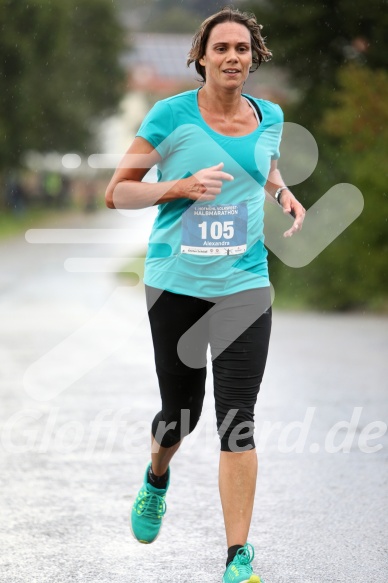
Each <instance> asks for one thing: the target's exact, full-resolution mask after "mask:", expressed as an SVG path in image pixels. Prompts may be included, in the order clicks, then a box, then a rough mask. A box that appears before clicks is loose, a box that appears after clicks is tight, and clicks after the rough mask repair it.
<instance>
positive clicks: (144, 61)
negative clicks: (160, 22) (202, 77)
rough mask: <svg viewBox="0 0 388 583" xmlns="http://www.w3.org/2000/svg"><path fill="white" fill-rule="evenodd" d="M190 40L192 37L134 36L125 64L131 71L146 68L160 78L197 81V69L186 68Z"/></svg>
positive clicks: (132, 36) (140, 34) (188, 35)
mask: <svg viewBox="0 0 388 583" xmlns="http://www.w3.org/2000/svg"><path fill="white" fill-rule="evenodd" d="M191 41H192V35H191V34H171V33H168V34H161V33H149V32H142V33H132V34H131V35H130V37H129V42H130V50H129V51H128V53H127V54H126V55H125V56H124V64H125V65H126V66H128V67H129V68H133V67H145V66H146V67H148V68H149V69H150V70H151V69H152V70H153V73H154V74H155V75H157V76H158V77H162V78H168V79H174V80H183V81H190V80H192V81H193V82H195V78H196V76H197V73H196V71H195V68H194V66H193V65H191V66H190V67H189V68H188V67H187V66H186V60H187V54H188V52H189V50H190V47H191Z"/></svg>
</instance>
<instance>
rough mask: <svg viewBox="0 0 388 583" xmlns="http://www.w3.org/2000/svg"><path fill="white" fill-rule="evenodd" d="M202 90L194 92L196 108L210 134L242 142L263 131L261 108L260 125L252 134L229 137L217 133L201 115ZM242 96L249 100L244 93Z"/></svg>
mask: <svg viewBox="0 0 388 583" xmlns="http://www.w3.org/2000/svg"><path fill="white" fill-rule="evenodd" d="M200 89H201V87H198V89H196V90H194V99H195V107H196V111H197V115H198V117H199V119H200V120H201V123H202V125H204V126H205V127H206V128H207V129H208V130H209V131H210V132H212V133H213V134H215V135H216V136H221V137H223V138H228V139H229V140H241V139H244V138H248V137H250V136H253V135H254V134H255V133H256V132H259V131H261V127H262V125H263V123H264V114H263V110H262V108H260V112H261V122H260V123H259V125H258V126H257V127H256V128H255V129H254V130H253V131H252V132H249V133H248V134H244V135H243V136H229V135H227V134H221V133H220V132H217V131H216V130H214V129H213V128H212V127H211V126H210V125H209V124H208V123H206V121H205V120H204V118H203V116H202V114H201V110H200V109H199V104H198V93H199V91H200ZM241 95H242V97H245V98H246V99H248V96H246V95H245V93H242V94H241ZM248 100H249V99H248Z"/></svg>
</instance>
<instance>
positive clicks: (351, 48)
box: [241, 0, 388, 130]
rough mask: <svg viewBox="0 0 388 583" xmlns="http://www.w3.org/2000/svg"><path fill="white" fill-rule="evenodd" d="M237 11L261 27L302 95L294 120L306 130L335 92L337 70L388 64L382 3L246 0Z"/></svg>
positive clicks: (387, 22)
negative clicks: (250, 16) (250, 15)
mask: <svg viewBox="0 0 388 583" xmlns="http://www.w3.org/2000/svg"><path fill="white" fill-rule="evenodd" d="M384 6H385V8H386V10H384ZM241 8H242V9H244V10H250V11H252V12H254V13H255V14H256V16H257V18H258V21H259V22H261V23H262V24H263V25H264V29H263V33H264V34H265V36H266V37H267V39H268V45H269V47H270V49H271V50H272V51H273V54H274V61H275V63H276V65H277V66H284V67H286V68H287V70H288V71H289V72H290V73H291V75H292V83H293V85H294V86H296V87H298V88H299V89H300V90H301V92H302V95H303V97H302V100H303V106H300V107H299V106H298V107H297V108H296V109H295V111H294V116H295V118H294V121H297V122H298V121H299V123H303V124H304V125H307V126H308V127H309V129H311V130H314V128H315V127H316V126H317V125H319V122H320V117H321V116H320V114H321V112H322V109H324V107H325V106H326V103H327V101H328V100H330V98H331V96H332V95H333V92H335V91H336V89H337V88H338V80H337V70H338V68H339V67H342V66H343V65H345V64H347V63H349V62H358V63H361V64H364V65H366V66H368V67H370V68H373V69H374V68H378V69H379V68H386V67H387V66H388V52H387V50H384V47H386V41H385V39H386V30H387V27H388V10H387V8H388V0H371V2H369V3H368V4H367V5H366V4H365V2H364V0H321V1H318V2H317V1H316V0H296V1H295V2H292V3H290V2H287V1H286V0H270V1H267V2H263V1H262V0H256V1H255V0H248V1H247V2H243V4H242V5H241ZM297 118H298V119H297Z"/></svg>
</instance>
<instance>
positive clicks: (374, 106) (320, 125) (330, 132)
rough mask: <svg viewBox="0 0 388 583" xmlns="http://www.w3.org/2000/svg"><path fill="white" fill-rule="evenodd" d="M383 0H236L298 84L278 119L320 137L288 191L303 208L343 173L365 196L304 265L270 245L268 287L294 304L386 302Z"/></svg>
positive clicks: (387, 17) (387, 15)
mask: <svg viewBox="0 0 388 583" xmlns="http://www.w3.org/2000/svg"><path fill="white" fill-rule="evenodd" d="M387 5H388V2H387V0H380V1H379V2H377V1H376V0H372V1H371V2H369V4H368V5H365V3H364V2H363V1H361V0H323V1H319V2H316V1H315V0H303V1H300V0H297V1H296V2H293V3H287V2H286V1H285V0H270V1H265V0H256V1H255V0H249V1H247V2H244V3H243V4H242V5H241V6H240V8H241V9H243V10H248V11H252V12H254V13H255V14H256V16H257V18H258V21H259V22H261V23H262V24H263V25H264V28H263V33H264V35H265V36H266V37H267V42H268V46H269V47H270V49H271V50H272V52H273V55H274V57H273V62H274V63H275V65H276V66H283V67H284V68H285V69H286V70H287V71H288V72H289V75H290V84H291V85H292V86H293V87H295V88H298V89H299V95H300V97H299V99H298V100H297V101H295V102H293V103H288V104H283V109H284V110H285V119H286V120H287V121H292V122H294V123H300V124H301V125H303V126H305V127H307V128H308V129H309V131H311V132H312V134H313V135H314V137H315V139H316V140H317V143H318V146H319V162H318V166H317V168H316V170H315V171H314V173H313V174H312V176H311V177H310V178H309V179H308V180H306V181H305V182H304V183H302V184H301V185H297V186H294V187H293V188H292V189H293V192H294V193H295V194H296V196H297V197H298V198H299V199H300V200H301V201H302V203H303V204H304V205H305V206H306V208H309V207H310V206H311V205H312V204H313V203H314V202H315V201H316V200H317V199H318V198H319V197H320V196H322V195H323V194H324V193H325V192H326V191H327V190H328V189H329V188H330V187H331V186H333V185H334V184H337V183H340V182H349V183H352V184H355V186H357V187H358V188H359V189H360V190H361V192H362V193H363V195H364V199H365V208H364V211H363V213H362V214H361V216H360V217H359V218H358V219H357V220H356V221H355V222H354V223H353V224H352V225H351V226H350V227H348V229H346V231H345V232H344V233H343V234H342V235H341V236H340V237H339V238H338V239H337V240H336V241H334V242H333V243H332V244H331V245H330V246H329V247H328V248H327V249H326V250H325V251H324V252H323V253H322V254H321V255H320V256H319V257H318V258H317V259H315V260H314V262H312V263H311V264H310V265H308V266H307V267H305V268H303V269H298V270H294V269H291V268H288V267H286V266H284V265H283V264H281V262H280V261H279V260H278V259H277V258H275V257H273V256H271V254H270V263H271V279H272V281H273V283H274V285H275V288H276V289H278V290H283V292H285V295H286V296H287V297H289V298H291V299H292V301H293V302H294V303H296V304H301V303H303V301H306V299H307V300H308V301H309V303H310V304H311V305H312V306H313V307H314V308H318V307H323V308H328V309H333V308H338V309H350V308H355V307H361V306H368V307H372V308H375V307H380V308H381V307H382V306H384V305H385V309H386V307H387V305H386V304H387V300H386V299H384V298H387V291H386V284H385V283H384V277H385V276H384V270H383V263H384V261H385V259H384V257H385V254H386V246H387V221H386V215H384V213H383V212H382V208H383V205H385V206H386V196H387V195H386V192H387V190H386V183H387V180H386V176H385V170H384V168H385V166H386V159H387V145H386V144H387V134H386V127H387V126H386V115H387V114H386V112H387V110H386V105H385V106H384V105H383V103H382V100H383V99H384V97H383V96H384V95H386V94H387V93H386V91H387V87H386V81H385V79H386V69H387V66H388V53H387V51H386V50H384V47H385V46H386V42H385V38H386V29H387V26H388V11H387V10H384V6H385V7H386V8H387ZM384 107H385V109H384ZM378 128H380V129H378ZM383 128H385V129H383ZM361 144H362V150H358V149H357V148H360V147H361ZM384 193H385V194H384ZM384 252H385V254H384Z"/></svg>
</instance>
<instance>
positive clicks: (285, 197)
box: [280, 189, 306, 237]
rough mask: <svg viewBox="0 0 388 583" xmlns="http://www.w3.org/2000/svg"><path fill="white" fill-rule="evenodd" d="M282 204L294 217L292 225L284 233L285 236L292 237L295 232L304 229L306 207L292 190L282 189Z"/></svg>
mask: <svg viewBox="0 0 388 583" xmlns="http://www.w3.org/2000/svg"><path fill="white" fill-rule="evenodd" d="M280 205H281V207H282V208H283V212H284V213H285V214H286V215H291V216H293V217H294V219H295V220H294V222H293V224H292V227H291V228H290V229H288V231H286V232H285V233H283V237H292V235H293V234H294V233H296V232H297V231H300V230H301V229H302V225H303V221H304V217H305V215H306V209H305V208H304V207H303V206H302V205H301V204H300V202H299V201H297V200H296V198H295V196H294V195H293V194H292V192H291V191H290V190H288V189H287V190H282V192H281V196H280Z"/></svg>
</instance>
